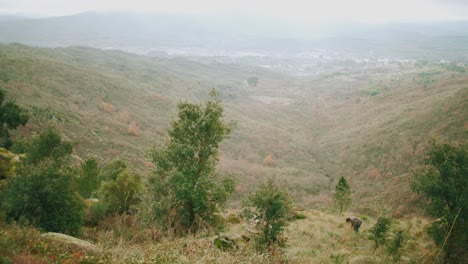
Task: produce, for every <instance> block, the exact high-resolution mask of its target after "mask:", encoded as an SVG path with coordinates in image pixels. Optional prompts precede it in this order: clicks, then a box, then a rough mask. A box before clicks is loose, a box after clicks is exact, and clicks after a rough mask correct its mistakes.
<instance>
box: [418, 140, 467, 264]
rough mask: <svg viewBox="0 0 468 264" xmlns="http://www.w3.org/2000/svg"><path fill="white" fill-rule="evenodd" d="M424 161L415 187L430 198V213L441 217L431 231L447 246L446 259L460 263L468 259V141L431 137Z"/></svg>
mask: <svg viewBox="0 0 468 264" xmlns="http://www.w3.org/2000/svg"><path fill="white" fill-rule="evenodd" d="M424 164H425V166H424V167H423V168H421V169H419V170H418V171H416V172H415V175H414V180H413V183H412V189H413V191H415V192H417V193H420V194H422V195H423V196H425V197H427V198H428V199H429V201H430V202H429V205H428V211H429V213H430V214H432V215H433V216H435V217H438V218H439V219H438V220H437V221H435V222H434V223H432V224H431V226H429V228H428V233H429V235H430V236H431V237H432V238H433V239H434V241H435V242H436V244H437V245H439V246H441V248H443V249H444V250H445V253H446V256H445V262H447V263H461V262H463V260H466V259H468V232H467V230H468V213H467V205H468V192H467V190H466V188H467V186H468V144H467V142H466V141H465V142H463V143H460V144H455V143H438V142H435V141H431V142H430V147H429V150H428V152H427V157H426V159H425V162H424Z"/></svg>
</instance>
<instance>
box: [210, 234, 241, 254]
mask: <svg viewBox="0 0 468 264" xmlns="http://www.w3.org/2000/svg"><path fill="white" fill-rule="evenodd" d="M214 244H215V245H216V247H218V248H219V249H221V250H223V251H226V250H232V249H238V248H239V246H237V244H236V242H234V240H232V239H230V238H229V237H227V236H218V237H217V238H215V240H214Z"/></svg>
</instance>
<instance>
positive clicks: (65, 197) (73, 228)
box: [3, 129, 84, 235]
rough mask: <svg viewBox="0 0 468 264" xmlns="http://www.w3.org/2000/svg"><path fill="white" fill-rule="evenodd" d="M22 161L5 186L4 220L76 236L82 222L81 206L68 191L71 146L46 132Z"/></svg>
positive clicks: (35, 141)
mask: <svg viewBox="0 0 468 264" xmlns="http://www.w3.org/2000/svg"><path fill="white" fill-rule="evenodd" d="M28 146H29V147H28V148H27V149H26V157H27V158H25V159H22V160H21V163H20V164H19V165H18V167H17V170H16V174H17V176H16V177H12V178H11V179H9V180H8V182H7V192H6V194H5V201H4V204H3V207H4V209H5V210H6V212H7V214H8V217H10V218H13V219H14V220H17V221H19V220H21V219H24V221H27V222H29V223H32V224H34V225H36V226H38V227H40V228H42V229H44V230H46V231H53V232H62V233H67V234H71V235H76V234H77V233H78V232H79V230H80V228H81V225H82V222H83V208H84V205H83V202H82V200H81V199H80V197H79V196H78V195H77V194H76V193H75V191H74V190H73V188H72V180H73V173H72V171H71V170H70V169H69V166H67V165H68V162H67V156H69V154H70V153H71V146H72V145H71V143H70V142H66V141H63V140H62V138H61V136H60V135H59V134H58V133H57V132H56V131H55V130H53V129H48V130H46V131H45V132H43V133H41V134H40V135H39V136H38V137H37V138H34V139H33V140H32V141H31V142H29V144H28Z"/></svg>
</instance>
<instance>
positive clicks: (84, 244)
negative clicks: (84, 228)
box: [41, 232, 101, 253]
mask: <svg viewBox="0 0 468 264" xmlns="http://www.w3.org/2000/svg"><path fill="white" fill-rule="evenodd" d="M41 237H43V238H46V239H49V240H51V241H54V242H58V243H62V244H65V245H69V246H73V247H77V248H79V249H80V250H83V251H86V252H89V253H99V252H100V251H101V249H100V248H99V247H97V246H96V245H94V244H91V243H89V242H88V241H85V240H82V239H79V238H76V237H72V236H68V235H65V234H61V233H53V232H49V233H44V234H41Z"/></svg>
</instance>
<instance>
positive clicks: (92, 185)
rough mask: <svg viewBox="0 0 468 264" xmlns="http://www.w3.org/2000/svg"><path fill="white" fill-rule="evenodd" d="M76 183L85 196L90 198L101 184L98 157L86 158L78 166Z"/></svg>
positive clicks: (82, 195)
mask: <svg viewBox="0 0 468 264" xmlns="http://www.w3.org/2000/svg"><path fill="white" fill-rule="evenodd" d="M76 174H77V176H76V177H75V185H76V188H77V191H78V193H79V194H80V195H81V197H83V198H85V199H86V198H90V197H91V196H92V195H93V194H94V193H95V192H96V190H97V189H99V187H100V185H101V179H100V177H99V174H100V169H99V165H98V161H97V159H96V158H89V159H86V160H85V161H83V162H82V163H81V165H80V166H79V167H78V169H77V172H76Z"/></svg>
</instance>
